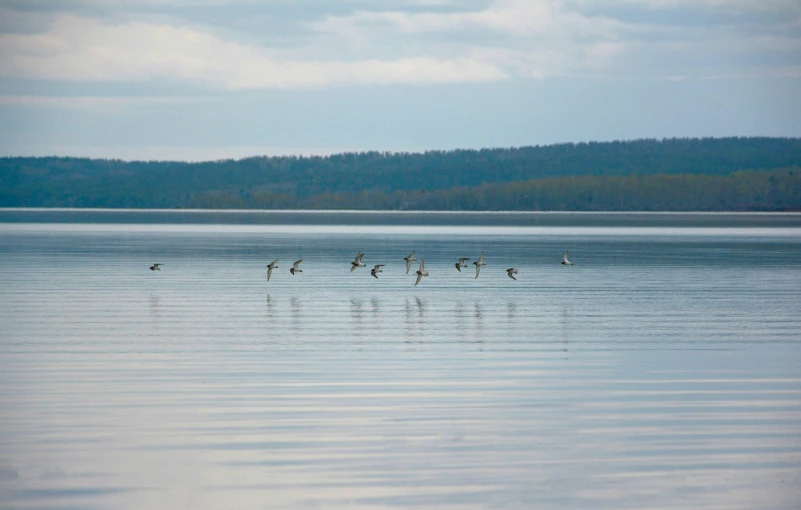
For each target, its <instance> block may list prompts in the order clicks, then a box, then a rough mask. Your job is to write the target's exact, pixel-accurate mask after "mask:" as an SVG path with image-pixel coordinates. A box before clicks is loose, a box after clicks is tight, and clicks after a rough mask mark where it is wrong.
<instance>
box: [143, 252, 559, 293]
mask: <svg viewBox="0 0 801 510" xmlns="http://www.w3.org/2000/svg"><path fill="white" fill-rule="evenodd" d="M416 253H417V250H415V251H413V252H412V253H411V254H409V256H408V257H404V258H403V260H405V261H406V274H407V275H408V274H409V271H410V270H411V268H412V263H414V262H417V257H415V254H416ZM362 257H364V253H362V252H359V253H358V255H356V260H354V261H353V262H351V263H350V264H351V267H350V270H351V271H355V270H356V269H357V268H359V267H367V264H365V263H364V261H363V260H362ZM468 260H470V259H469V258H468V257H462V258H460V259H459V261H458V262H457V263H456V264H455V265H456V269H457V270H458V271H459V272H460V273H461V272H462V268H466V267H469V266H468V265H467V261H468ZM301 262H303V259H300V260H297V261H295V263H294V264H292V269H290V270H289V272H290V273H292V275H293V276H294V275H295V273H302V272H303V270H302V269H301V268H300V263H301ZM163 265H164V264H153V265H152V266H150V270H151V271H161V266H163ZM473 265H474V266H476V278H478V275H479V274H480V273H481V268H482V267H484V266H486V265H487V262H486V261H485V260H484V252H481V255H479V257H478V259H477V260H476V261H475V262H473ZM562 265H564V266H572V265H573V263H572V262H570V260H569V259H568V258H567V252H565V254H564V256H563V257H562ZM384 266H385V264H376V265H375V266H374V267H373V269H371V270H370V274H371V275H372V276H373V278H378V274H379V273H383V272H384V271H383V270H382V269H381V268H382V267H384ZM276 268H278V259H275V260H273V261H272V262H270V263H269V264H267V281H270V277H271V276H272V275H273V269H276ZM415 274H416V275H417V281H415V282H414V285H415V287H416V286H417V285H418V284H419V283H420V280H422V279H423V278H424V277H426V276H428V271H426V261H425V259H420V268H419V269H418V270H417V271H415ZM516 274H518V272H517V268H514V267H510V268H509V269H507V270H506V275H507V276H508V277H509V278H511V279H512V280H517V278H515V275H516Z"/></svg>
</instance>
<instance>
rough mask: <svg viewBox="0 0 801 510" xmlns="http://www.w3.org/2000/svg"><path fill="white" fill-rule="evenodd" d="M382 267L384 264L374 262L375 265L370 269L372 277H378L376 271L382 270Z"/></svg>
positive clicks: (380, 271)
mask: <svg viewBox="0 0 801 510" xmlns="http://www.w3.org/2000/svg"><path fill="white" fill-rule="evenodd" d="M382 267H384V264H376V266H375V267H374V268H372V269H371V270H370V274H371V275H373V278H378V273H383V272H384V271H382V270H381V268H382Z"/></svg>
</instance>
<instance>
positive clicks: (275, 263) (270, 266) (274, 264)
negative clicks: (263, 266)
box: [267, 259, 278, 282]
mask: <svg viewBox="0 0 801 510" xmlns="http://www.w3.org/2000/svg"><path fill="white" fill-rule="evenodd" d="M276 267H278V259H275V260H273V261H272V262H270V263H269V264H267V281H268V282H269V281H270V276H271V275H272V274H273V269H275V268H276Z"/></svg>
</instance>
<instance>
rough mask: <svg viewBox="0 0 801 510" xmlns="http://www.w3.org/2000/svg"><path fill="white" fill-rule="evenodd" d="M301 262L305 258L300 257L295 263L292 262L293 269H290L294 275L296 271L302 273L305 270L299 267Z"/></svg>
mask: <svg viewBox="0 0 801 510" xmlns="http://www.w3.org/2000/svg"><path fill="white" fill-rule="evenodd" d="M301 262H303V259H300V260H298V261H297V262H295V263H294V264H292V269H290V270H289V272H290V273H292V275H293V276H294V275H295V273H302V272H303V269H301V268H300V267H298V266H300V263H301Z"/></svg>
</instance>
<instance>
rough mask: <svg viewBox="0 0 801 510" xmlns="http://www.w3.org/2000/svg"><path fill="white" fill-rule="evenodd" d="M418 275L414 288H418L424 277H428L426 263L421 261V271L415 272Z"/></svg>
mask: <svg viewBox="0 0 801 510" xmlns="http://www.w3.org/2000/svg"><path fill="white" fill-rule="evenodd" d="M415 272H416V273H417V281H416V282H414V286H415V287H417V284H418V283H420V280H422V279H423V277H424V276H428V271H426V261H425V260H422V259H421V260H420V269H418V270H417V271H415Z"/></svg>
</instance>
